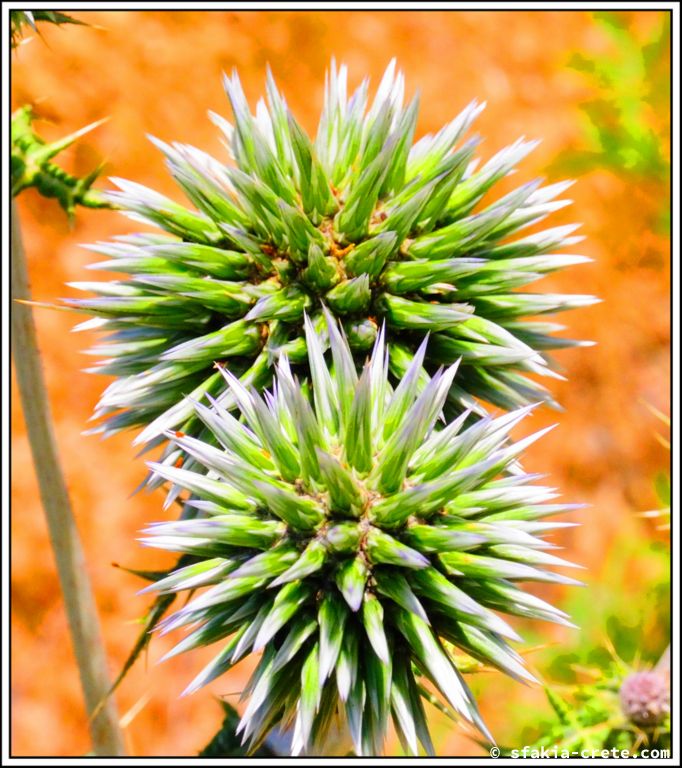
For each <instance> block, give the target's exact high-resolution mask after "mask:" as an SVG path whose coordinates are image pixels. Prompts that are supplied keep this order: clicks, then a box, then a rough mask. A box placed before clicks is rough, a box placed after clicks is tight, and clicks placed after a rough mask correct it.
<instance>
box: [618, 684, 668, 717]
mask: <svg viewBox="0 0 682 768" xmlns="http://www.w3.org/2000/svg"><path fill="white" fill-rule="evenodd" d="M620 704H621V707H622V709H623V713H624V714H625V716H626V717H627V718H628V720H630V722H632V723H634V724H635V725H658V724H659V723H661V722H662V721H663V720H664V719H665V716H666V715H667V714H668V713H669V712H670V686H669V685H668V681H667V680H666V679H665V677H663V676H662V675H660V674H658V673H657V672H635V673H633V674H632V675H630V676H629V677H627V678H625V680H624V682H623V684H622V685H621V688H620Z"/></svg>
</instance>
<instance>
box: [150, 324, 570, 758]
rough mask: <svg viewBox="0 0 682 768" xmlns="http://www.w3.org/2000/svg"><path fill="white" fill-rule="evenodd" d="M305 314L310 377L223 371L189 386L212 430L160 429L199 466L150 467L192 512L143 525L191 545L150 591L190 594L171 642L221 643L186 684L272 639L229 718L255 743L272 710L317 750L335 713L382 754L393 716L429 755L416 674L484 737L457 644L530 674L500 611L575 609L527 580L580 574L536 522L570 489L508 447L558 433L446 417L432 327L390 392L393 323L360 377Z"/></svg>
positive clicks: (358, 748)
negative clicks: (184, 560) (426, 363)
mask: <svg viewBox="0 0 682 768" xmlns="http://www.w3.org/2000/svg"><path fill="white" fill-rule="evenodd" d="M304 325H305V331H306V345H307V350H308V364H309V369H310V372H311V379H312V381H313V387H312V392H311V391H310V389H309V388H308V387H307V386H305V387H303V386H301V384H300V383H299V382H298V381H297V380H296V379H295V378H294V376H293V374H292V371H291V368H290V365H289V362H288V359H287V358H286V356H283V357H281V358H280V360H279V362H278V364H277V366H276V373H277V375H276V379H275V382H274V384H273V388H272V391H270V392H268V391H266V392H264V393H263V394H262V395H261V394H259V393H258V392H257V391H256V390H255V389H254V388H250V389H247V388H246V387H244V386H243V384H242V383H241V382H240V381H239V379H237V378H236V377H235V376H234V375H233V374H231V373H230V372H229V371H228V370H227V369H223V368H221V369H220V373H221V375H222V377H224V380H225V381H226V383H227V387H228V388H227V391H226V393H225V397H224V398H223V404H222V405H220V404H218V403H217V401H215V400H213V401H212V406H213V407H212V408H211V409H209V408H208V407H206V406H205V405H202V404H200V403H196V402H195V403H194V408H195V412H196V415H197V418H198V419H200V420H201V421H202V423H204V424H205V425H206V427H207V428H208V429H209V430H210V431H211V433H212V434H213V435H214V437H215V438H216V442H217V443H218V446H219V447H215V446H214V445H212V444H209V443H206V442H204V441H202V440H198V439H197V438H194V437H191V436H189V435H186V434H184V433H182V432H170V431H169V432H168V433H167V437H168V438H169V439H170V440H171V441H172V443H173V444H174V445H177V446H178V447H180V448H182V449H183V451H184V452H185V453H186V454H187V455H188V456H191V457H192V458H194V459H195V460H196V461H197V462H198V464H199V465H200V466H201V468H202V469H201V472H196V471H189V470H187V469H185V468H178V467H169V466H164V465H161V464H158V463H152V464H151V466H152V467H153V469H154V470H155V471H157V472H158V473H159V474H160V475H161V476H162V477H163V478H164V479H165V480H167V481H168V482H170V483H172V484H173V485H174V486H175V487H176V488H177V489H178V490H180V489H186V490H189V491H190V492H191V493H192V497H191V498H190V500H189V501H188V502H187V507H188V508H189V509H193V510H198V512H199V514H198V516H196V517H188V516H185V518H184V519H182V520H179V521H172V522H162V523H155V524H152V525H150V526H149V527H148V528H147V529H146V530H145V532H144V533H145V538H143V539H142V542H143V543H145V544H147V545H150V546H154V547H158V548H161V549H166V550H170V551H173V552H179V553H183V554H184V555H186V556H189V555H191V556H193V558H194V559H195V560H194V562H192V563H191V564H190V565H186V566H184V567H181V568H179V569H177V570H175V571H173V572H172V573H170V574H169V575H168V576H166V577H164V578H162V579H160V580H155V581H154V583H153V584H152V585H150V586H149V587H148V588H147V589H146V590H144V591H145V592H148V591H156V592H159V593H161V595H165V594H170V595H173V594H175V593H177V592H181V591H190V592H191V593H192V596H191V599H190V600H189V601H188V602H187V603H186V604H185V605H184V606H183V607H182V608H181V609H180V610H178V611H177V612H175V613H174V614H172V615H171V616H169V617H167V618H166V619H164V620H163V621H161V622H160V623H159V624H158V625H157V628H158V629H159V630H160V631H161V632H163V633H166V632H170V631H171V630H174V629H178V628H181V627H190V632H189V634H187V635H186V636H185V637H184V639H182V640H181V641H180V642H179V643H178V644H177V645H176V647H175V648H174V649H173V650H171V651H170V652H169V653H168V654H167V655H166V657H165V658H170V657H172V656H175V655H176V654H178V653H182V652H185V651H188V650H191V649H193V648H197V647H200V646H204V645H209V644H213V643H219V642H220V643H221V644H222V647H221V649H220V650H219V651H218V653H217V655H216V656H215V657H214V659H213V660H212V661H211V662H210V663H209V665H208V666H207V667H206V668H205V669H204V670H203V671H202V672H200V673H199V675H198V676H197V677H196V678H195V680H194V681H193V682H191V683H190V685H189V686H188V687H187V689H186V693H192V692H194V691H196V690H198V689H200V688H201V687H203V686H204V685H206V684H208V683H209V682H211V681H213V680H215V679H216V678H218V677H219V676H220V675H222V674H223V673H224V672H226V671H227V670H229V669H230V668H231V667H232V666H233V665H234V664H236V663H237V662H238V661H239V660H241V659H242V658H243V657H244V656H246V655H247V654H249V653H259V652H261V651H262V655H261V656H260V660H259V662H258V665H257V667H256V670H255V672H254V674H253V676H252V678H251V681H250V682H249V683H248V685H247V687H246V692H245V698H246V696H248V697H249V700H248V703H247V706H246V709H245V711H244V713H243V715H242V718H241V720H240V722H239V725H238V727H237V732H238V733H239V734H240V735H241V738H242V742H243V743H245V744H247V745H248V746H249V748H250V749H255V748H257V747H258V745H259V744H260V743H262V741H263V739H264V738H265V737H266V736H267V734H268V732H269V730H270V729H271V728H272V727H273V726H275V725H279V726H281V727H282V728H287V727H289V726H293V745H292V752H293V754H299V753H300V752H302V751H306V752H308V751H310V750H311V749H313V748H315V747H317V746H318V745H319V744H321V743H324V740H325V738H326V735H327V733H328V730H329V728H330V726H331V724H332V722H333V720H334V718H335V716H336V713H337V712H342V713H344V715H345V718H346V720H347V722H348V724H349V727H350V731H351V736H352V738H353V743H354V748H355V752H356V754H358V755H369V754H377V753H380V752H381V750H382V745H383V742H384V739H385V735H386V728H387V725H388V719H389V717H390V716H391V714H392V715H393V720H394V723H395V726H396V729H397V731H398V734H399V736H400V738H401V741H402V743H403V745H404V747H405V749H406V751H408V752H409V753H411V754H417V753H418V748H419V747H418V744H419V743H421V746H422V747H423V749H425V750H426V751H427V752H430V751H431V750H432V746H431V742H430V739H429V737H428V729H427V727H426V723H425V721H424V715H423V704H422V698H423V696H424V693H423V688H422V687H421V682H420V680H419V678H420V677H423V678H424V679H426V680H428V681H430V683H431V684H432V685H433V686H435V688H436V690H437V691H438V692H439V694H440V695H441V696H442V697H443V699H444V700H445V701H446V702H447V704H448V706H449V707H450V708H451V709H452V711H454V712H455V713H456V715H457V716H458V717H461V718H463V719H464V720H467V721H469V722H470V723H472V724H474V725H475V726H477V727H478V728H479V729H480V730H481V731H482V732H483V733H484V734H485V735H486V736H487V731H486V729H485V726H484V725H483V723H482V721H481V718H480V715H479V714H478V710H477V707H476V703H475V700H474V698H473V696H472V694H471V692H470V691H469V689H468V687H467V686H466V684H465V682H464V680H463V678H462V676H461V674H460V672H459V669H458V665H457V659H456V657H455V655H454V654H453V649H457V651H458V653H459V655H460V656H461V654H462V653H464V654H466V655H467V656H469V657H471V658H472V659H473V660H474V661H479V662H482V663H483V664H485V665H488V666H491V667H495V668H497V669H500V670H502V671H503V672H505V673H507V674H509V675H510V676H512V677H514V678H516V679H519V680H525V681H529V680H531V681H532V680H534V678H533V676H532V675H531V674H530V673H529V672H528V671H527V670H526V669H525V667H524V664H523V661H522V658H521V656H520V655H519V654H518V653H517V652H516V651H515V650H513V648H512V647H511V645H510V644H509V642H508V641H509V640H511V641H518V640H520V638H519V637H518V635H517V634H516V632H514V630H513V629H512V628H511V627H510V626H509V625H508V624H507V623H506V622H505V621H503V620H502V619H501V618H500V617H499V616H498V615H497V614H496V613H495V612H494V611H502V612H506V613H509V614H514V615H521V616H525V617H531V618H537V619H542V620H546V621H552V622H555V623H559V624H564V625H569V626H570V624H569V623H568V622H567V619H566V614H564V613H563V612H561V611H559V610H557V609H556V608H553V607H552V606H551V605H549V604H548V603H546V602H544V601H542V600H540V599H539V598H537V597H535V596H533V595H531V594H529V593H526V592H524V591H523V590H521V589H520V588H519V586H518V585H517V582H519V581H540V582H548V583H559V584H575V583H578V582H575V580H573V579H569V578H567V577H565V576H562V575H559V574H557V573H555V572H551V571H548V570H546V569H547V568H548V567H549V568H552V567H554V566H559V567H562V566H570V565H571V564H570V563H568V562H566V561H565V560H562V559H560V558H558V557H556V556H555V555H553V554H550V553H549V552H547V551H546V550H549V549H551V548H552V545H551V544H550V543H549V542H547V541H546V540H544V539H543V538H540V537H539V536H538V535H536V534H539V533H545V532H547V531H550V530H551V529H553V528H557V527H561V526H562V523H551V522H547V521H546V518H547V517H548V516H549V515H552V514H557V513H560V512H564V511H569V510H571V509H573V508H574V507H575V505H570V504H555V503H553V504H549V503H547V502H549V501H551V500H552V499H553V498H554V496H555V494H554V493H553V492H552V489H548V488H545V487H542V486H536V485H533V481H534V479H535V478H534V476H532V475H525V474H524V473H523V472H521V471H520V470H519V469H518V466H517V463H516V460H517V457H518V456H519V455H520V454H521V453H522V452H523V450H524V449H525V447H526V446H527V445H528V444H530V443H531V442H533V441H534V440H536V439H537V438H538V437H540V436H541V434H542V433H543V432H544V431H546V430H543V431H542V432H540V433H537V434H535V435H532V436H530V437H529V438H526V439H524V440H521V441H519V442H517V443H510V442H509V431H510V430H511V429H512V428H513V427H514V426H515V425H516V424H517V423H518V422H519V421H520V420H521V419H522V418H523V417H524V416H525V415H526V414H527V413H528V411H529V410H530V409H529V408H521V409H518V410H517V411H515V412H512V413H511V414H505V415H503V416H500V417H498V418H495V419H492V418H491V417H487V418H485V419H481V420H479V421H478V422H476V423H474V424H471V425H469V426H466V423H465V422H466V414H463V415H462V416H460V417H459V418H457V419H456V420H454V421H451V422H449V423H446V424H445V425H444V426H443V427H442V428H437V424H438V421H439V419H440V418H441V416H442V409H443V406H444V404H445V402H446V399H447V395H448V392H449V391H450V386H451V383H452V380H453V377H454V375H455V372H456V369H457V364H455V365H453V366H451V367H450V368H448V369H446V370H445V371H439V372H437V373H436V374H434V376H432V377H429V376H428V375H424V372H423V370H422V368H421V360H422V359H423V357H424V355H425V354H426V350H427V345H426V344H422V346H421V347H420V350H419V352H418V355H417V357H416V359H415V360H414V361H413V362H412V364H411V366H410V368H409V369H408V371H407V372H406V374H405V376H404V378H403V379H402V381H401V383H400V384H399V385H398V386H397V388H395V389H393V387H392V385H391V384H390V382H389V358H388V352H387V348H386V344H385V335H384V330H383V329H382V330H381V331H380V333H379V336H378V337H377V341H376V343H375V346H374V349H373V352H372V355H371V357H370V359H369V360H368V362H367V363H366V364H365V366H364V368H363V371H362V373H361V374H360V375H358V373H357V372H356V370H355V366H354V364H353V357H352V352H351V349H350V346H349V344H348V342H347V340H346V339H345V337H344V335H343V334H342V332H341V331H340V329H339V327H338V326H337V323H336V322H335V321H334V320H333V318H332V317H331V315H330V314H329V313H327V315H326V329H325V330H324V331H317V330H316V329H315V327H314V326H313V323H312V322H311V321H310V320H309V319H308V318H307V317H304ZM326 350H328V355H327V357H328V360H327V359H325V353H326ZM235 407H236V408H237V409H238V411H239V412H240V417H239V418H238V417H237V416H233V415H231V413H230V410H231V409H233V408H235ZM203 587H206V588H207V589H206V591H202V592H201V593H200V594H198V595H196V594H194V592H195V590H197V589H198V588H203Z"/></svg>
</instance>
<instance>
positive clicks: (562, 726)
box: [530, 648, 670, 757]
mask: <svg viewBox="0 0 682 768" xmlns="http://www.w3.org/2000/svg"><path fill="white" fill-rule="evenodd" d="M602 658H603V656H602ZM576 671H577V672H578V673H579V674H581V675H582V676H583V677H587V678H588V681H587V682H581V683H576V684H573V685H569V686H557V685H555V686H552V687H547V688H545V693H546V695H547V699H548V701H549V704H550V705H551V709H552V713H553V717H552V719H551V720H549V721H547V722H542V723H540V724H539V726H538V728H537V731H538V732H539V734H540V735H539V736H538V737H537V739H536V740H534V741H532V742H531V745H530V749H531V750H537V751H538V752H539V751H540V750H542V748H543V747H544V748H545V749H549V750H554V749H556V750H558V752H559V755H558V756H559V757H561V756H562V753H564V756H576V755H577V754H578V753H580V752H581V751H582V750H590V751H591V750H598V751H601V750H611V749H617V750H619V751H623V750H627V751H628V752H629V753H630V755H635V754H638V753H639V750H640V749H642V748H645V747H646V748H647V749H652V748H660V749H670V683H669V679H668V675H667V672H666V670H665V669H664V670H661V671H659V670H658V669H656V668H653V669H651V668H638V667H633V666H630V665H628V664H626V663H625V662H624V661H623V660H622V659H620V658H619V657H618V656H617V655H616V653H615V652H614V651H613V650H612V648H610V653H608V654H607V655H606V658H605V659H604V658H603V661H602V663H601V664H598V665H594V666H592V667H589V668H579V669H577V670H576Z"/></svg>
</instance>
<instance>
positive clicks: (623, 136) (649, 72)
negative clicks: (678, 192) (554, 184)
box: [557, 11, 670, 179]
mask: <svg viewBox="0 0 682 768" xmlns="http://www.w3.org/2000/svg"><path fill="white" fill-rule="evenodd" d="M594 22H595V24H596V26H597V27H598V28H599V29H600V30H601V31H602V32H603V33H604V34H605V35H606V36H608V38H609V39H610V41H611V43H612V49H611V51H610V52H609V53H608V54H606V55H595V56H588V55H585V54H584V53H576V54H574V55H573V56H572V57H571V59H570V60H569V66H570V67H572V68H573V69H575V70H576V71H578V72H581V73H583V74H584V76H585V80H586V83H587V84H589V85H590V86H591V87H592V88H593V90H594V95H593V97H592V98H590V99H589V100H588V101H586V102H585V103H584V104H583V105H582V108H583V112H584V116H585V120H584V134H583V135H584V140H585V143H586V147H585V148H584V149H576V150H574V151H572V152H567V153H564V154H563V155H562V156H561V158H560V159H559V161H558V163H557V165H558V166H559V167H561V169H562V170H567V171H569V172H571V173H580V172H586V171H589V170H594V169H595V168H608V169H610V170H612V171H614V172H615V173H617V174H632V175H636V176H642V177H654V178H659V179H661V178H667V176H668V174H669V161H668V158H667V154H666V150H665V146H664V144H663V142H662V139H661V137H660V135H659V133H658V132H657V129H656V125H655V121H654V116H655V115H656V114H657V113H659V114H660V113H665V109H666V104H667V102H668V99H669V93H670V71H669V60H668V58H667V57H668V56H669V50H670V18H669V14H665V13H661V14H660V22H659V23H658V24H657V25H656V27H655V28H654V30H653V31H652V32H651V34H650V36H649V37H648V38H647V39H646V40H642V39H640V36H639V35H638V34H636V33H635V32H634V30H633V29H632V27H631V25H630V23H629V20H628V17H627V15H626V14H623V13H620V12H616V11H599V12H595V13H594Z"/></svg>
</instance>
